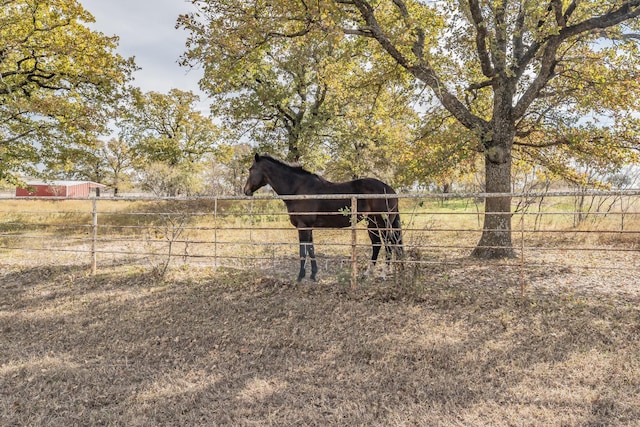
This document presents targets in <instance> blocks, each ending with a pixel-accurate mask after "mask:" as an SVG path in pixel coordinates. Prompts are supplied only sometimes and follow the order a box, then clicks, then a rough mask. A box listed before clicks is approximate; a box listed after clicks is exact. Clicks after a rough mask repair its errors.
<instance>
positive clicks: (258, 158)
mask: <svg viewBox="0 0 640 427" xmlns="http://www.w3.org/2000/svg"><path fill="white" fill-rule="evenodd" d="M255 160H256V162H259V161H260V154H258V153H256V155H255Z"/></svg>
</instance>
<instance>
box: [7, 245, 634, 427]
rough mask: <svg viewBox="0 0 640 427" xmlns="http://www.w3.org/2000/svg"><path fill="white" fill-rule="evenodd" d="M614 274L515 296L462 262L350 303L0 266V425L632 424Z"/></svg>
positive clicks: (629, 348)
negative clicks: (0, 344)
mask: <svg viewBox="0 0 640 427" xmlns="http://www.w3.org/2000/svg"><path fill="white" fill-rule="evenodd" d="M633 256H637V255H636V254H635V253H633ZM513 269H515V272H514V271H513ZM613 271H614V273H615V274H616V275H619V276H620V277H619V279H617V278H616V277H614V276H612V274H613V273H612V272H607V271H605V272H600V273H597V274H596V273H593V272H590V271H582V270H580V271H576V270H572V269H571V268H570V267H562V266H557V265H553V266H549V267H547V268H545V267H544V265H542V266H541V267H540V268H537V269H534V270H530V271H528V272H527V276H526V279H527V288H526V292H525V293H524V296H521V295H520V291H521V289H520V282H519V274H518V271H517V267H513V268H506V267H504V266H503V265H502V264H493V263H490V262H483V263H480V262H472V261H469V260H467V261H464V260H458V261H457V264H456V265H453V266H451V265H446V264H442V265H439V264H433V265H420V266H417V267H416V268H413V269H411V268H407V270H405V271H404V272H403V273H402V275H399V276H398V275H397V276H395V277H391V278H390V279H389V280H387V281H382V280H372V281H368V282H364V283H362V284H359V286H358V288H357V289H355V290H352V289H351V288H350V286H349V283H348V281H345V280H339V279H336V277H329V275H328V274H326V273H325V275H324V276H323V277H324V279H323V280H321V281H320V282H319V283H311V282H308V281H304V282H302V283H295V282H293V281H292V280H289V279H287V278H285V276H284V273H283V274H282V275H273V274H264V273H251V272H249V271H234V270H223V269H219V270H217V271H214V270H213V269H210V268H204V267H198V268H196V267H194V266H190V267H185V268H174V269H173V270H172V271H171V272H170V274H169V275H168V276H167V277H165V278H164V279H158V277H156V276H154V275H152V274H149V272H148V269H145V268H142V267H130V266H121V267H117V266H114V267H110V268H108V269H106V268H102V269H100V270H99V274H98V275H96V276H90V275H88V274H87V269H86V266H74V265H67V266H53V265H39V266H33V265H22V266H21V265H19V264H17V263H9V262H7V261H0V342H1V343H2V346H0V425H2V426H25V425H29V426H45V425H46V426H87V425H107V426H178V425H184V426H187V425H189V426H194V425H202V426H214V425H216V426H217V425H233V426H269V425H276V426H302V425H308V426H315V425H317V426H325V425H338V426H353V425H366V426H415V425H423V426H456V425H458V426H469V425H473V426H503V425H504V426H529V425H535V426H538V425H545V426H629V425H640V294H639V293H638V290H637V289H636V288H635V287H634V285H633V284H634V283H636V282H635V278H634V275H635V274H636V273H637V272H636V271H633V272H632V273H625V271H624V270H623V269H616V270H613ZM292 273H294V272H291V271H287V276H288V275H290V274H291V275H292ZM607 278H608V280H607ZM603 283H605V284H606V283H608V285H607V286H604V285H603ZM618 284H622V285H618Z"/></svg>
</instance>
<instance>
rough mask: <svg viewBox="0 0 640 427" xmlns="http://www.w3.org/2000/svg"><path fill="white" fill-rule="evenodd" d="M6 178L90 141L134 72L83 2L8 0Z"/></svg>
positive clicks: (2, 137)
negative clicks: (93, 27)
mask: <svg viewBox="0 0 640 427" xmlns="http://www.w3.org/2000/svg"><path fill="white" fill-rule="evenodd" d="M0 6H1V7H0V174H2V176H0V179H5V180H15V179H16V174H17V173H20V172H23V173H35V165H36V164H37V163H38V162H39V161H40V159H41V158H42V156H43V155H45V156H46V155H48V154H49V155H50V154H51V153H53V152H55V151H56V150H57V149H58V148H59V147H61V146H64V145H66V144H74V143H80V144H82V143H88V141H91V140H92V139H93V138H92V137H91V135H94V134H95V133H96V132H97V131H99V129H100V127H101V126H103V125H104V124H105V122H106V120H107V114H108V111H109V108H108V105H109V101H110V100H111V99H112V98H113V97H114V96H115V95H116V93H117V91H118V88H119V87H121V86H122V85H123V84H124V83H125V82H126V81H127V80H128V79H129V77H130V73H131V71H132V70H133V69H134V64H133V60H132V59H129V60H126V59H124V58H122V57H121V56H119V55H118V54H116V53H115V49H116V47H117V41H118V40H117V38H116V37H107V36H105V35H104V34H102V33H99V32H95V31H92V30H90V29H89V28H88V27H87V26H86V24H87V23H91V22H93V21H94V19H93V17H92V16H91V15H90V14H89V13H88V12H87V11H85V10H84V9H83V8H82V6H81V5H80V4H79V3H78V2H77V1H76V0H49V1H42V0H3V1H1V2H0Z"/></svg>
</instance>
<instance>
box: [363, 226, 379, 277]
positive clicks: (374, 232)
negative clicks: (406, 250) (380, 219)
mask: <svg viewBox="0 0 640 427" xmlns="http://www.w3.org/2000/svg"><path fill="white" fill-rule="evenodd" d="M373 225H374V226H373V227H372V224H371V223H369V230H368V232H369V239H371V249H372V252H371V262H370V263H369V266H368V267H367V271H366V272H365V275H366V274H369V273H370V272H371V271H372V270H373V268H374V267H375V266H376V261H377V260H378V255H379V254H380V248H381V247H382V239H381V238H380V230H378V229H377V228H375V224H373Z"/></svg>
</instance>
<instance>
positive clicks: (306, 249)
mask: <svg viewBox="0 0 640 427" xmlns="http://www.w3.org/2000/svg"><path fill="white" fill-rule="evenodd" d="M298 237H299V240H300V272H299V273H298V282H299V281H301V280H302V279H304V276H305V275H306V271H305V267H306V265H307V256H308V257H309V259H310V260H311V280H316V273H317V272H318V264H317V263H316V256H315V251H314V250H313V234H312V232H311V230H298Z"/></svg>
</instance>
